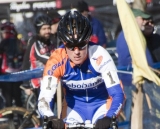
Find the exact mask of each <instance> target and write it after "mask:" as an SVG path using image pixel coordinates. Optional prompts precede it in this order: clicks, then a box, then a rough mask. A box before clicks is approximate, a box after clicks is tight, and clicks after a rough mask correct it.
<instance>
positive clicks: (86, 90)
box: [80, 68, 88, 102]
mask: <svg viewBox="0 0 160 129" xmlns="http://www.w3.org/2000/svg"><path fill="white" fill-rule="evenodd" d="M80 74H81V79H82V80H83V75H82V71H81V68H80ZM85 90H86V101H87V102H88V91H87V89H85Z"/></svg>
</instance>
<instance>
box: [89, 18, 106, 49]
mask: <svg viewBox="0 0 160 129" xmlns="http://www.w3.org/2000/svg"><path fill="white" fill-rule="evenodd" d="M90 22H91V25H92V27H93V32H92V36H96V37H97V38H98V39H97V40H98V41H97V40H96V41H95V40H91V41H92V42H95V43H97V44H99V45H101V46H102V45H103V44H107V38H106V36H105V32H104V28H103V26H102V24H101V23H100V21H99V20H97V19H96V18H93V17H92V18H91V19H90Z"/></svg>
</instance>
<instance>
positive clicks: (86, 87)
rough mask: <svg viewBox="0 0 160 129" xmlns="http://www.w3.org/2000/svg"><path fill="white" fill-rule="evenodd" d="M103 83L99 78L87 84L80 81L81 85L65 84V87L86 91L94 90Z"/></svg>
mask: <svg viewBox="0 0 160 129" xmlns="http://www.w3.org/2000/svg"><path fill="white" fill-rule="evenodd" d="M102 82H103V79H101V78H99V79H96V80H95V81H90V82H89V83H87V82H84V81H82V83H79V84H75V83H73V82H72V83H67V84H66V85H67V86H68V87H69V88H70V89H88V88H94V87H97V86H98V85H99V84H101V83H102Z"/></svg>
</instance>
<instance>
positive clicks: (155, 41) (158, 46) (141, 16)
mask: <svg viewBox="0 0 160 129" xmlns="http://www.w3.org/2000/svg"><path fill="white" fill-rule="evenodd" d="M132 11H133V13H134V16H135V17H136V20H137V23H138V25H139V27H140V29H141V30H142V32H143V34H144V36H145V39H146V43H147V48H148V49H149V51H150V53H151V56H152V58H153V61H154V63H156V62H160V57H159V55H160V43H159V41H160V35H158V34H155V33H153V31H154V24H153V21H152V16H151V15H149V14H147V13H144V12H143V11H141V10H139V9H132ZM142 21H143V22H142Z"/></svg>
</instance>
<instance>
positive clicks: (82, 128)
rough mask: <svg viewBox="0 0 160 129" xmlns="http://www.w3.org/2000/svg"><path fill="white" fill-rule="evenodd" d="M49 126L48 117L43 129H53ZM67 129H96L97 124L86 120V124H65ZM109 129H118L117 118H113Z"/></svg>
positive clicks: (44, 121)
mask: <svg viewBox="0 0 160 129" xmlns="http://www.w3.org/2000/svg"><path fill="white" fill-rule="evenodd" d="M47 125H48V117H47V116H44V119H43V129H52V128H51V127H49V128H48V127H47ZM65 129H96V128H95V124H91V121H90V120H86V121H85V123H74V124H65ZM109 129H118V125H117V121H116V117H115V116H113V117H112V123H111V124H110V128H109Z"/></svg>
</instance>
